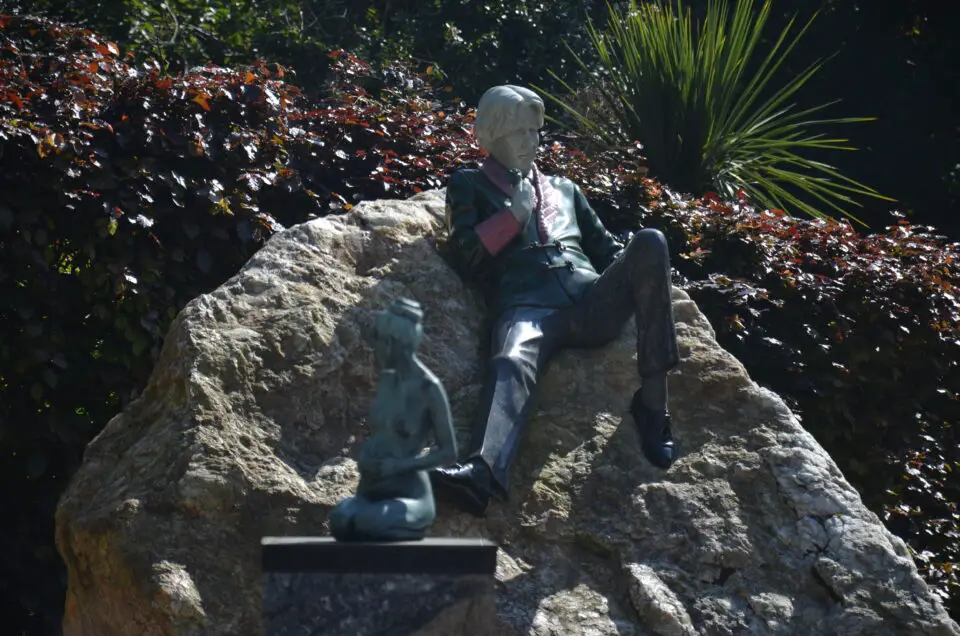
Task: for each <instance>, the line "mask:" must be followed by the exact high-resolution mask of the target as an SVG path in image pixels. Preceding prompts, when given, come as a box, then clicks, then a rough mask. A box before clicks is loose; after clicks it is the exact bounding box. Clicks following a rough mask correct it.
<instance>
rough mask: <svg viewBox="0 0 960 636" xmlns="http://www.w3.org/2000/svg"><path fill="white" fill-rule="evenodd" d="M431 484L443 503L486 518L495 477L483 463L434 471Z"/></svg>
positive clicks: (459, 465) (431, 473)
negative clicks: (445, 501) (445, 502)
mask: <svg viewBox="0 0 960 636" xmlns="http://www.w3.org/2000/svg"><path fill="white" fill-rule="evenodd" d="M430 482H431V484H432V485H433V487H434V489H436V491H437V492H438V493H439V494H442V495H444V499H449V500H450V502H451V503H452V504H454V505H455V506H457V507H458V508H460V509H461V510H463V511H464V512H467V513H469V514H471V515H473V516H475V517H485V516H486V514H487V508H488V507H489V505H490V498H491V497H492V493H493V475H492V474H491V473H490V469H489V468H487V465H486V464H485V463H484V462H483V460H468V461H466V462H464V463H462V464H454V465H453V466H444V467H441V468H434V469H433V470H431V471H430Z"/></svg>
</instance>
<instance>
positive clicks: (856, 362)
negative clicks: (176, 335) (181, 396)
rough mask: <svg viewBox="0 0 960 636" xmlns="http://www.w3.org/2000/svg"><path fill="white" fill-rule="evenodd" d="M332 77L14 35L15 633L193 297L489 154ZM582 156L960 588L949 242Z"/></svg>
mask: <svg viewBox="0 0 960 636" xmlns="http://www.w3.org/2000/svg"><path fill="white" fill-rule="evenodd" d="M330 62H331V68H332V70H333V73H332V75H331V79H330V82H329V84H328V85H327V86H326V87H325V90H324V91H323V94H324V97H323V98H320V99H317V100H313V99H307V98H306V97H304V96H303V95H301V94H300V92H299V91H298V90H297V88H296V87H294V86H292V85H291V84H289V83H288V82H287V81H286V79H287V77H288V76H287V75H286V70H285V69H284V68H281V67H279V66H277V65H273V64H264V63H260V64H257V65H254V66H252V67H250V68H243V69H238V70H226V69H222V68H218V67H214V66H208V67H204V68H199V69H194V70H193V71H191V72H189V73H186V74H181V75H177V76H172V77H170V76H166V75H164V74H163V73H161V72H160V70H159V68H158V66H157V65H156V64H154V63H149V62H148V63H134V61H133V59H132V58H131V57H129V56H127V57H125V56H123V55H121V53H120V51H119V50H118V48H117V47H116V46H115V45H114V44H111V43H110V42H108V41H105V40H103V39H102V38H100V37H98V36H97V35H95V34H93V33H91V32H89V31H85V30H81V29H76V28H71V27H65V26H63V25H60V24H56V23H54V22H50V21H43V20H32V19H26V18H11V17H6V16H0V191H2V192H3V193H4V196H3V197H2V200H0V295H2V298H3V299H4V302H3V303H0V329H2V331H0V451H2V453H3V459H4V461H3V462H2V464H0V471H2V472H0V484H2V485H0V507H2V508H3V510H4V519H5V521H6V523H4V524H3V525H2V526H0V547H2V548H3V549H2V550H0V555H2V558H0V615H3V616H4V617H5V626H9V627H11V628H12V629H13V630H15V631H16V630H21V631H23V632H27V633H58V621H59V615H60V612H61V610H62V603H63V590H62V584H63V572H62V564H61V563H60V561H59V558H58V556H57V554H56V552H55V548H54V546H53V513H54V510H55V506H56V502H57V498H58V497H59V494H60V492H62V490H63V488H64V486H65V480H66V479H68V478H69V476H70V475H71V474H72V473H73V472H74V471H75V470H76V468H77V466H78V465H79V462H80V461H81V458H82V453H83V448H84V446H85V444H86V442H87V441H88V440H89V439H90V438H91V437H92V436H93V435H95V434H96V433H97V432H98V431H99V430H100V428H101V427H102V426H103V425H104V424H105V423H106V422H107V420H108V419H109V418H110V417H112V416H113V415H115V414H116V413H117V412H118V411H119V410H120V409H121V408H123V406H124V405H125V404H126V403H128V402H129V400H130V399H132V398H133V397H134V396H135V395H136V394H137V392H138V391H139V390H141V389H142V387H143V385H144V383H145V382H146V380H147V377H148V375H149V373H150V370H151V367H152V365H153V362H154V360H155V357H156V354H157V352H158V349H159V346H160V345H161V344H162V339H163V336H164V334H165V333H166V330H167V327H168V325H169V323H170V320H171V319H172V317H173V316H175V315H176V313H177V311H179V309H180V308H182V306H183V305H184V304H185V303H186V302H187V301H189V300H190V299H192V298H193V297H195V296H197V295H198V294H200V293H203V292H205V291H208V290H210V289H212V288H214V287H216V286H217V285H218V284H220V283H222V282H223V281H224V280H226V279H227V278H228V277H229V276H231V275H232V274H233V273H235V272H236V271H237V270H238V269H239V268H240V267H241V265H242V264H243V263H244V262H245V261H246V260H247V259H248V258H249V256H250V255H251V254H253V253H254V252H255V251H256V250H257V249H258V248H259V247H260V246H261V245H262V243H263V241H264V240H266V239H267V238H268V237H269V236H270V235H271V234H272V233H273V232H274V231H276V229H278V228H279V227H282V226H286V225H290V224H293V223H298V222H302V221H304V220H307V219H309V218H312V217H315V216H322V215H326V214H331V213H341V212H343V211H346V210H349V209H350V208H351V207H352V206H353V205H355V204H356V203H357V202H358V201H361V200H364V199H373V198H402V197H407V196H410V195H411V194H413V193H415V192H417V191H420V190H422V189H427V188H433V187H439V186H442V185H443V184H444V182H445V180H446V178H447V176H448V175H449V174H450V172H451V171H453V170H454V169H456V168H457V167H459V166H461V165H472V164H475V163H476V162H477V161H478V160H480V159H481V153H480V151H479V150H478V149H477V147H476V145H475V143H474V142H473V140H472V138H471V136H470V134H469V133H470V124H471V122H472V117H473V113H472V112H471V111H470V110H469V109H468V108H467V107H466V104H465V103H464V102H463V101H461V100H460V99H458V98H457V97H456V95H455V94H454V93H453V92H451V91H449V90H448V89H443V88H439V87H437V86H436V85H435V84H434V81H433V79H435V78H431V77H430V76H420V75H418V74H416V73H414V72H413V71H412V70H411V69H410V68H409V67H407V66H404V65H396V66H393V67H390V68H386V69H379V70H376V71H374V70H373V69H371V68H370V66H369V65H367V64H365V63H364V62H362V61H361V60H358V59H357V58H355V57H353V56H351V55H349V54H347V53H344V52H334V53H333V54H331V59H330ZM575 145H576V139H574V138H569V137H563V136H559V135H558V136H555V137H551V138H550V139H549V142H548V144H547V149H546V151H545V152H544V154H543V157H542V160H541V164H542V165H543V167H544V169H545V170H547V171H549V172H555V173H560V174H565V175H567V176H570V177H571V178H573V179H575V180H576V181H577V182H578V183H580V184H582V185H583V187H584V189H585V191H586V192H587V194H588V196H590V197H591V200H592V201H594V202H595V204H596V206H597V208H598V210H599V211H600V213H601V215H602V216H603V217H604V219H605V220H606V221H607V222H608V224H610V225H611V226H613V227H614V228H615V229H617V230H619V231H629V230H631V229H635V228H636V227H638V225H639V224H649V225H654V226H659V227H661V228H663V229H664V230H665V231H666V232H667V234H668V236H669V238H670V241H671V246H672V250H673V258H674V262H675V264H676V269H677V272H678V276H679V277H678V282H681V283H682V284H683V285H684V286H685V287H686V288H687V289H689V290H690V292H691V293H692V294H693V296H694V298H695V299H696V300H697V302H698V304H700V306H701V307H702V308H703V310H704V311H705V312H706V313H707V315H708V316H709V317H710V319H711V321H712V322H713V324H714V325H715V327H716V328H717V331H718V336H719V337H720V339H721V342H722V344H723V345H724V346H725V347H727V348H728V349H730V350H731V351H732V352H733V353H735V354H736V355H737V356H738V357H739V358H740V359H741V360H742V361H743V362H744V363H745V364H746V366H747V368H748V369H749V370H750V372H751V374H752V376H753V377H754V378H756V379H757V380H758V381H760V382H761V383H762V384H765V385H767V386H769V387H770V388H772V389H774V390H776V391H778V392H779V393H780V394H781V395H784V396H785V397H786V398H787V399H788V400H789V401H790V403H791V406H793V407H794V408H795V409H797V411H798V412H799V413H800V414H802V416H803V419H804V423H805V425H806V426H807V427H808V428H809V429H810V430H811V431H813V432H814V434H816V435H817V437H818V438H819V439H820V441H821V442H822V443H823V444H824V445H825V446H826V447H827V449H828V450H829V451H830V452H831V453H832V454H833V456H834V457H835V458H836V459H837V461H838V463H839V464H840V466H841V467H842V468H843V470H844V472H845V473H846V474H847V476H848V477H849V478H850V479H851V480H852V481H853V482H854V483H855V484H856V485H857V486H858V487H859V488H860V489H861V492H863V494H864V498H865V500H866V501H867V502H868V503H869V504H870V505H871V506H872V507H873V509H874V510H876V511H877V512H878V513H879V514H881V515H883V516H884V517H885V521H886V523H887V524H888V526H889V527H890V528H891V529H892V530H893V531H894V532H896V533H897V534H899V535H900V536H902V537H903V538H904V539H906V540H907V541H908V542H909V543H910V545H911V546H912V547H913V548H914V549H915V550H916V552H917V555H918V557H917V558H918V561H919V563H920V565H921V568H922V571H923V573H924V575H925V577H926V578H927V580H928V581H930V582H931V584H933V585H934V587H935V589H937V590H939V591H941V592H943V593H944V594H946V593H947V591H948V590H953V591H956V586H957V579H956V574H955V571H954V570H953V569H952V568H953V565H952V564H954V563H956V561H957V554H956V550H957V530H958V527H960V521H958V517H957V511H956V507H955V502H956V501H957V500H958V499H960V497H958V495H960V492H958V490H960V488H958V479H957V476H956V475H957V472H956V471H957V469H958V468H960V465H958V463H957V462H958V459H960V458H958V457H957V439H956V432H955V428H954V427H955V426H956V423H957V422H958V421H960V412H958V411H960V408H958V400H957V394H958V392H960V386H957V384H958V381H960V373H957V370H956V368H955V367H956V364H957V362H956V359H957V351H958V350H957V342H958V328H960V322H958V316H957V313H958V294H957V291H956V287H955V286H956V285H957V283H958V280H960V273H958V269H957V268H958V262H957V252H958V249H957V246H956V245H948V244H947V243H946V242H945V241H944V240H943V239H942V238H938V237H936V236H933V235H932V234H931V233H930V232H928V231H927V230H926V229H924V228H914V227H911V226H909V225H907V224H905V223H899V224H897V225H895V226H893V227H891V228H890V229H889V230H888V231H886V232H885V233H882V234H877V235H874V236H867V237H864V236H860V235H858V234H857V233H856V232H855V231H854V230H853V228H851V227H849V226H848V225H846V224H843V223H814V222H808V221H797V220H794V219H790V218H789V217H785V216H783V215H782V214H778V213H773V212H759V211H756V210H753V209H751V208H750V206H749V205H746V204H741V203H737V204H735V205H729V204H725V203H722V202H718V201H714V200H705V201H690V200H687V199H684V198H682V197H679V196H676V195H674V194H672V193H670V192H669V190H668V189H667V188H665V187H662V186H660V185H659V184H657V183H656V182H654V181H652V180H650V179H647V178H646V177H645V169H644V162H643V158H642V156H641V154H640V150H639V148H638V147H637V146H632V147H629V148H624V149H618V150H613V151H609V152H606V153H598V154H591V155H590V156H587V155H586V154H584V153H582V152H579V151H577V150H574V149H573V148H574V146H575ZM951 586H952V587H951ZM953 598H954V599H956V598H960V595H955V596H954V597H953ZM953 603H954V605H953V609H954V611H956V610H957V607H956V600H954V601H953ZM6 617H11V618H10V619H9V621H7V619H6ZM18 633H19V632H18Z"/></svg>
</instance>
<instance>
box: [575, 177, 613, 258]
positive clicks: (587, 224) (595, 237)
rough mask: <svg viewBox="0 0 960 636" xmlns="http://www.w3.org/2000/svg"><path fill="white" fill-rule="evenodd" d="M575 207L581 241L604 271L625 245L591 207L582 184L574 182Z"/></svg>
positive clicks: (584, 248) (587, 253)
mask: <svg viewBox="0 0 960 636" xmlns="http://www.w3.org/2000/svg"><path fill="white" fill-rule="evenodd" d="M573 187H574V195H573V196H574V207H575V209H576V211H577V225H578V226H580V235H581V237H582V239H581V241H580V245H581V247H583V251H584V253H585V254H586V255H587V257H589V258H590V261H591V262H592V263H593V266H594V267H595V268H596V270H597V271H598V272H603V270H605V269H606V268H607V267H609V265H610V263H612V262H613V261H614V259H616V257H617V254H619V253H620V251H621V250H622V249H623V245H622V244H621V243H620V241H618V240H617V239H616V237H614V236H613V234H611V233H610V232H608V231H607V228H605V227H604V226H603V223H601V222H600V217H598V216H597V213H596V212H594V210H593V208H592V207H590V202H589V201H587V197H586V196H584V194H583V191H582V190H581V189H580V186H578V185H576V184H574V186H573Z"/></svg>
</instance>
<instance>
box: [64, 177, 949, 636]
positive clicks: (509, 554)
mask: <svg viewBox="0 0 960 636" xmlns="http://www.w3.org/2000/svg"><path fill="white" fill-rule="evenodd" d="M443 215H444V200H443V192H442V191H434V192H428V193H423V194H421V195H417V196H416V197H414V198H411V199H410V200H406V201H369V202H363V203H361V204H359V205H358V206H357V207H356V208H354V210H353V211H352V212H351V213H350V214H347V215H343V216H331V217H326V218H322V219H318V220H316V221H311V222H309V223H305V224H303V225H298V226H296V227H292V228H290V229H288V230H286V231H284V232H281V233H280V234H278V235H276V236H274V237H273V238H272V239H270V241H269V242H268V243H267V245H265V246H264V247H263V249H261V250H260V251H259V252H257V254H256V255H254V256H253V258H251V259H250V261H249V263H247V265H246V266H245V267H244V268H243V270H242V271H241V272H239V273H238V274H237V275H236V276H234V277H233V278H232V279H230V280H229V281H227V282H225V283H224V284H223V285H221V286H220V287H219V288H217V289H216V290H214V291H212V292H210V293H209V294H204V295H203V296H200V297H199V298H197V299H195V300H194V301H192V302H191V303H190V304H189V305H187V306H186V307H185V308H184V309H183V311H182V312H181V313H180V315H179V316H178V317H177V319H176V320H175V321H174V323H173V325H172V326H171V328H170V333H169V334H168V336H167V339H166V342H165V344H164V349H163V352H162V354H161V356H160V359H159V360H158V362H157V365H156V368H155V370H154V373H153V376H152V377H151V379H150V383H149V385H148V387H147V388H146V390H145V391H144V393H143V395H142V396H141V397H140V398H139V399H137V400H136V401H134V402H133V403H131V404H130V405H129V406H128V407H127V408H126V409H125V410H124V411H123V413H121V414H119V415H118V416H117V417H115V418H114V419H113V420H111V421H110V423H109V424H107V425H106V427H105V428H104V429H103V432H102V433H100V434H99V435H98V436H97V438H96V439H95V440H93V441H92V442H91V443H90V445H89V447H88V448H87V450H86V453H85V454H84V462H83V466H82V467H81V468H80V470H78V471H77V473H76V474H75V475H74V476H73V478H72V480H71V483H70V486H69V487H68V488H67V490H66V492H65V493H64V495H63V499H62V500H61V502H60V506H59V509H58V511H57V544H58V546H59V549H60V553H61V555H63V558H64V561H65V562H66V565H67V572H68V576H69V589H68V593H67V603H66V616H65V620H64V635H65V636H113V635H114V634H116V635H118V636H127V635H130V634H136V636H168V635H170V634H179V635H181V636H188V635H189V636H201V635H202V636H237V635H242V636H257V634H260V633H262V631H261V630H262V628H261V622H262V619H261V616H260V609H261V580H260V579H261V569H260V555H259V553H260V539H261V537H264V536H290V535H304V534H326V530H325V527H326V522H327V517H328V515H329V513H330V509H331V508H332V507H333V506H334V505H336V503H337V502H339V501H340V500H341V499H343V498H344V497H346V496H348V495H350V494H352V493H353V492H354V490H355V488H356V485H357V479H358V475H357V471H356V462H355V461H354V459H353V458H354V457H356V456H357V453H358V452H359V449H360V446H361V445H362V443H363V441H364V437H365V436H366V434H367V429H366V427H365V425H364V419H365V418H366V416H367V412H368V409H369V407H370V404H371V401H372V399H373V397H374V395H375V391H376V384H377V367H376V365H375V364H374V359H373V355H372V352H371V351H370V348H369V347H368V346H367V344H366V343H365V342H364V340H363V338H362V335H361V330H362V327H363V325H364V324H369V321H370V320H372V316H373V315H374V312H376V311H379V310H381V309H382V308H383V307H384V306H386V305H387V304H389V303H390V302H391V301H393V300H394V299H396V298H398V297H401V296H404V297H407V298H413V299H415V300H417V301H419V302H420V303H421V304H422V305H423V307H424V312H425V318H424V334H425V337H424V341H423V344H422V345H421V350H420V351H421V354H422V355H421V357H422V358H423V360H424V362H425V363H426V364H427V365H428V366H429V367H430V368H431V369H435V371H436V373H437V375H438V376H439V377H440V380H441V381H442V382H443V385H444V387H445V388H446V389H447V392H448V394H449V396H450V402H451V407H452V409H453V413H454V419H455V425H456V427H457V428H458V429H459V430H460V431H461V432H465V431H467V430H468V429H469V428H470V426H471V424H472V420H473V417H474V416H475V413H476V408H477V403H478V396H479V392H480V381H481V378H482V371H483V368H484V352H483V347H482V342H483V341H484V337H483V334H484V331H483V321H484V311H483V307H482V305H481V304H480V303H479V302H478V300H477V298H476V296H475V295H474V294H473V293H471V292H470V290H468V289H467V288H466V287H465V286H464V285H463V283H462V282H461V281H460V279H459V278H458V277H457V275H456V273H454V272H453V271H452V270H451V269H450V267H449V266H448V265H447V264H446V263H445V262H444V261H443V259H442V258H441V256H440V255H439V254H438V250H437V247H438V246H439V245H441V244H442V243H443V241H444V238H445V236H444V232H443V229H442V224H443ZM673 298H674V305H673V306H674V312H675V315H676V318H677V335H678V338H679V341H680V354H681V363H680V365H679V366H678V367H677V368H676V369H674V370H673V371H672V372H671V374H670V408H671V411H672V414H673V423H674V434H675V435H676V437H677V440H678V444H679V449H680V452H679V457H678V459H677V462H676V463H675V464H674V465H673V467H672V468H671V469H670V470H669V471H666V472H663V471H658V470H656V469H654V468H652V467H651V466H650V465H649V464H647V463H646V462H644V461H643V459H642V456H641V455H640V449H639V439H638V436H637V433H636V427H635V426H634V424H633V423H632V421H631V419H630V416H629V412H628V406H629V404H630V398H631V396H632V395H633V392H634V391H635V390H636V388H637V382H638V381H637V377H636V368H637V367H636V347H635V344H636V342H635V335H634V334H633V333H632V329H633V325H630V326H629V327H628V328H626V329H624V331H623V333H622V334H621V336H620V337H619V338H618V339H617V340H616V341H614V342H612V343H610V345H609V346H607V347H604V348H602V349H598V350H590V351H579V350H578V351H564V352H563V353H562V354H561V355H559V356H558V357H557V358H556V359H555V360H554V361H553V362H552V363H551V367H550V370H549V372H548V373H547V376H546V377H545V378H544V382H543V384H542V385H541V387H540V396H541V400H540V405H541V406H540V408H539V409H538V410H537V412H536V413H535V414H534V416H533V418H532V420H531V422H530V427H529V429H528V432H527V436H526V438H525V439H524V444H523V448H522V450H521V451H520V453H519V455H518V457H517V464H516V467H515V469H514V471H513V474H512V488H511V493H510V500H509V502H507V503H505V504H499V503H498V504H495V505H494V506H492V507H491V510H490V514H489V516H488V517H487V518H486V519H474V518H472V517H467V516H465V515H462V514H459V513H457V512H455V511H453V510H451V509H450V508H449V507H447V506H445V505H444V504H443V503H442V502H441V503H440V506H439V509H438V512H439V516H438V518H437V521H436V523H435V524H434V526H433V527H432V529H431V532H432V534H433V535H438V536H463V537H489V538H491V539H492V540H494V541H496V542H497V543H498V544H499V546H500V550H499V551H498V556H497V609H496V615H497V616H498V617H499V618H500V619H501V620H503V621H504V623H506V624H507V625H509V626H510V628H511V630H512V633H513V634H516V635H518V636H556V635H558V634H571V635H573V634H590V635H594V636H614V635H616V636H630V635H634V636H648V635H650V634H656V635H657V636H674V635H676V636H680V635H683V636H686V634H688V633H691V630H693V632H694V633H696V634H702V635H709V636H712V635H714V634H731V635H732V634H736V635H737V636H740V635H757V636H766V635H768V634H770V635H780V634H783V635H797V636H811V635H816V636H820V635H832V634H838V635H841V636H913V635H922V636H958V635H960V627H958V626H957V624H956V623H955V622H954V621H952V620H951V619H950V617H949V616H948V615H947V613H946V611H945V610H944V608H943V605H942V603H941V602H940V600H939V599H938V598H937V597H936V596H935V595H934V594H933V593H932V592H931V591H930V589H929V588H928V587H927V585H926V584H925V583H924V582H923V580H922V579H921V578H920V576H919V574H918V573H917V568H916V566H915V565H914V563H913V561H912V560H911V558H910V554H909V552H908V550H907V548H906V546H905V545H904V543H903V541H901V540H900V539H898V538H897V537H895V536H893V535H892V534H890V532H888V531H887V530H886V528H884V526H883V524H882V523H881V522H880V520H879V519H878V518H877V516H876V515H875V514H874V513H873V512H871V511H870V510H868V509H867V508H866V507H865V506H864V505H863V502H862V501H861V499H860V497H859V495H858V494H857V492H856V490H854V489H853V488H852V487H851V486H850V484H849V483H848V482H847V481H846V480H845V479H844V477H843V475H842V474H841V472H840V470H839V469H838V468H837V466H836V464H835V463H834V462H833V460H832V459H831V458H830V456H829V455H828V454H827V453H826V452H825V451H824V450H823V448H822V447H821V446H820V445H819V444H818V443H817V441H816V440H815V439H814V438H813V437H812V436H811V435H810V434H809V433H808V432H807V431H805V430H804V429H803V427H802V426H801V424H800V422H799V421H798V419H797V418H796V417H795V416H794V414H793V413H791V412H790V410H789V409H788V408H787V406H786V404H784V402H783V400H781V399H780V398H779V397H778V396H776V395H775V394H773V393H771V392H770V391H767V390H765V389H763V388H761V387H760V386H758V385H757V384H756V383H755V382H754V381H753V380H751V378H750V377H749V376H748V375H747V373H746V371H745V369H744V368H743V366H742V365H741V364H740V363H739V362H737V360H736V359H735V358H734V357H733V356H732V355H730V354H729V353H728V352H726V351H724V350H723V348H722V347H720V345H719V344H718V343H717V341H716V338H715V334H714V332H713V329H712V328H711V326H710V323H709V322H708V321H707V319H706V318H705V317H704V315H703V314H702V313H701V312H700V311H699V309H698V308H697V306H696V304H695V303H694V302H693V301H692V300H690V298H689V297H688V296H687V295H686V294H685V293H684V292H683V291H682V290H680V289H675V290H674V297H673ZM438 620H439V619H438ZM490 620H492V617H491V619H490ZM438 629H439V628H438ZM436 633H443V632H442V631H438V632H436ZM447 633H454V634H456V633H457V632H456V630H453V631H452V632H451V631H448V632H447ZM468 633H470V632H468Z"/></svg>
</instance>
